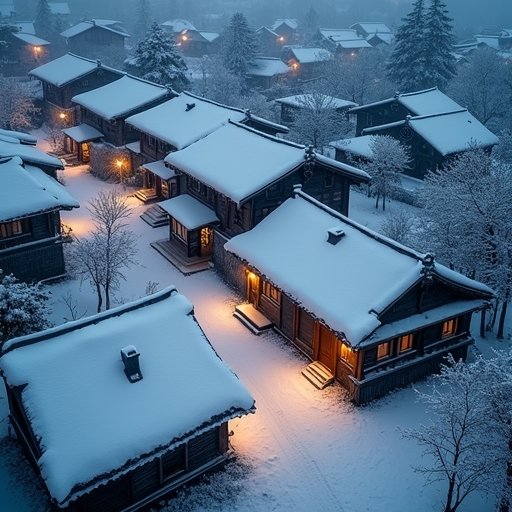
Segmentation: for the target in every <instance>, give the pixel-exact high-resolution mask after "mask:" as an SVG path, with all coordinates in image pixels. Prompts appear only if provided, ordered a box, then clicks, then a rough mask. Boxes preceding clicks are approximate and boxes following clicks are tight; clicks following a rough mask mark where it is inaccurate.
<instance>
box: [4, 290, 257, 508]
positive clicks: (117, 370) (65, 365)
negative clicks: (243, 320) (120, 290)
mask: <svg viewBox="0 0 512 512" xmlns="http://www.w3.org/2000/svg"><path fill="white" fill-rule="evenodd" d="M0 370H1V374H2V377H3V379H4V382H5V387H6V390H7V396H8V400H9V409H10V416H9V419H10V422H11V425H12V426H13V428H14V431H15V432H16V434H17V436H18V440H19V442H20V443H21V444H22V446H23V448H24V449H25V451H26V453H27V455H28V457H29V459H30V461H31V462H32V464H33V465H34V466H35V468H36V470H37V471H38V472H39V473H40V475H41V477H42V479H43V481H44V485H45V487H46V489H47V491H48V494H49V496H50V498H51V503H52V508H54V509H56V510H63V511H66V512H112V511H120V510H124V511H128V510H130V511H134V512H135V511H138V510H143V509H144V510H147V509H148V507H149V506H150V505H151V504H153V503H154V502H157V501H159V500H161V499H162V498H164V497H165V496H167V495H168V494H169V493H170V492H171V491H173V490H175V489H177V488H179V487H181V486H182V485H183V484H185V483H187V482H189V481H191V480H193V479H194V478H197V477H198V476H200V475H202V474H203V473H205V472H207V471H210V470H212V469H214V468H217V467H219V466H220V465H222V464H223V463H224V461H225V460H226V454H227V452H228V435H229V427H228V422H229V421H230V420H232V419H234V418H239V417H242V416H244V415H246V414H249V413H251V412H254V410H255V407H254V398H253V397H252V396H251V395H250V393H249V392H248V391H247V389H246V387H245V386H244V385H243V384H242V383H241V382H240V380H239V379H238V377H237V376H236V375H235V374H234V373H233V372H232V371H231V370H230V369H229V368H228V367H227V366H226V364H225V363H224V362H223V361H222V360H221V359H220V357H219V356H218V355H217V353H216V352H215V350H214V349H213V348H212V346H211V345H210V343H209V341H208V339H207V338H206V336H205V334H204V332H203V330H202V329H201V327H200V326H199V324H198V323H197V320H196V318H195V316H194V309H193V306H192V304H191V303H190V302H189V301H188V300H187V299H186V298H185V297H184V296H183V295H181V294H179V293H177V291H176V290H175V289H174V288H167V289H165V290H162V291H161V292H158V293H156V294H154V295H150V296H148V297H145V298H143V299H139V300H138V301H135V302H132V303H128V304H124V305H122V306H120V307H117V308H115V309H111V310H109V311H106V312H104V313H99V314H97V315H94V316H92V317H89V318H84V319H81V320H78V321H76V322H73V323H72V324H64V325H62V326H59V327H55V328H52V329H49V330H46V331H42V332H40V333H36V334H32V335H30V336H25V337H21V338H15V339H12V340H10V341H7V342H6V343H5V344H4V346H3V349H2V353H1V358H0Z"/></svg>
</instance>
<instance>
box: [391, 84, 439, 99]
mask: <svg viewBox="0 0 512 512" xmlns="http://www.w3.org/2000/svg"><path fill="white" fill-rule="evenodd" d="M438 90H439V88H438V87H437V85H436V86H435V87H430V88H429V89H422V90H421V91H413V92H402V93H400V94H399V95H398V97H401V96H416V95H417V94H424V93H426V92H431V91H438ZM443 94H444V93H443Z"/></svg>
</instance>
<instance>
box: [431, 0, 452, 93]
mask: <svg viewBox="0 0 512 512" xmlns="http://www.w3.org/2000/svg"><path fill="white" fill-rule="evenodd" d="M425 32H426V40H427V43H428V44H427V45H426V46H425V48H426V54H425V60H426V66H425V71H426V77H425V80H426V81H427V82H428V83H429V85H430V86H434V85H437V86H438V87H440V88H444V87H445V86H446V84H447V82H448V81H449V80H450V79H451V78H453V77H454V76H455V75H456V71H455V57H454V56H453V54H452V19H451V18H450V17H449V16H448V10H447V9H446V3H445V2H444V1H443V0H431V3H430V6H429V8H428V10H427V12H426V22H425Z"/></svg>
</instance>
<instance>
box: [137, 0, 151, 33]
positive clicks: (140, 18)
mask: <svg viewBox="0 0 512 512" xmlns="http://www.w3.org/2000/svg"><path fill="white" fill-rule="evenodd" d="M150 25H151V8H150V6H149V2H148V0H139V3H138V6H137V19H136V21H135V36H136V37H137V39H138V40H139V41H140V40H141V39H142V38H143V37H144V36H145V35H146V33H147V32H148V30H149V27H150Z"/></svg>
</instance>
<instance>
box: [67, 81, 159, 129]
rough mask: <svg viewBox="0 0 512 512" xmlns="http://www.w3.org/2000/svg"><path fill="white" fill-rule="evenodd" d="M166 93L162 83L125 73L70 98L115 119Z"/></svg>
mask: <svg viewBox="0 0 512 512" xmlns="http://www.w3.org/2000/svg"><path fill="white" fill-rule="evenodd" d="M168 95H169V89H167V87H164V86H163V85H158V84H154V83H152V82H148V81H146V80H142V79H141V78H136V77H133V76H130V75H125V76H123V77H122V78H120V79H119V80H115V81H114V82H111V83H109V84H107V85H104V86H102V87H98V88H97V89H93V90H92V91H88V92H84V93H82V94H78V95H76V96H73V98H71V99H72V101H74V102H75V103H78V104H79V105H81V106H82V107H85V108H87V109H88V110H91V111H92V112H94V113H95V114H97V115H99V116H101V117H103V118H105V119H116V118H119V117H123V116H125V115H128V114H130V112H133V111H134V110H137V109H139V108H142V107H144V105H147V104H149V103H152V102H154V101H157V100H159V99H165V98H166V97H167V96H168Z"/></svg>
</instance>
